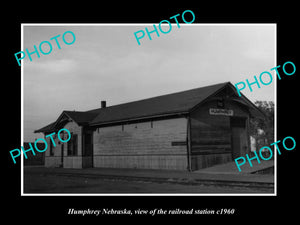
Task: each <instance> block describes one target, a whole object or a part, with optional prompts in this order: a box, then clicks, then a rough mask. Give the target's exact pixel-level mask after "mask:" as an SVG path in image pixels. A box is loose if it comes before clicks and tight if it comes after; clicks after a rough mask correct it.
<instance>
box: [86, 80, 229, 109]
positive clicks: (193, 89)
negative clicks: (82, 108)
mask: <svg viewBox="0 0 300 225" xmlns="http://www.w3.org/2000/svg"><path fill="white" fill-rule="evenodd" d="M228 83H230V82H229V81H227V82H222V83H217V84H212V85H208V86H202V87H197V88H192V89H189V90H185V91H178V92H173V93H169V94H163V95H158V96H154V97H150V98H144V99H140V100H135V101H130V102H124V103H120V104H116V105H111V106H106V107H105V108H96V109H92V110H88V111H86V112H90V111H95V110H101V109H107V108H111V107H114V106H121V105H125V104H131V103H137V102H142V101H146V100H151V99H155V98H160V97H165V96H168V95H175V94H180V93H185V92H189V91H195V90H198V89H201V88H209V87H212V86H218V85H221V84H224V85H225V84H228Z"/></svg>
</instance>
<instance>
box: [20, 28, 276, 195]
mask: <svg viewBox="0 0 300 225" xmlns="http://www.w3.org/2000/svg"><path fill="white" fill-rule="evenodd" d="M154 24H156V23H154ZM173 24H174V25H176V23H172V25H173ZM152 25H153V24H151V23H130V24H122V23H121V24H120V23H103V24H99V23H95V24H93V23H92V24H91V23H21V51H23V50H24V45H23V42H24V39H23V34H24V26H152ZM162 25H163V26H164V25H166V24H162ZM166 26H167V25H166ZM180 26H275V48H274V49H275V54H276V55H275V62H274V67H275V66H276V65H277V23H262V24H257V23H240V24H239V23H226V24H222V23H221V24H220V23H203V24H199V23H192V24H180ZM23 68H24V67H23V63H22V62H21V146H23V143H24V123H23V122H24V120H23V113H24V111H23V110H24V109H23V106H24V99H23V97H24V94H23V92H24V88H23V85H24V77H23V72H24V69H23ZM274 80H275V83H274V85H275V86H274V94H275V96H274V97H275V98H274V108H275V114H274V139H275V141H277V79H274ZM274 152H275V156H274V165H275V166H274V193H245V194H240V193H239V194H235V193H211V194H207V193H205V194H201V193H195V194H192V193H180V194H176V193H172V194H167V193H143V194H129V193H128V194H127V193H122V194H117V193H116V194H112V193H108V194H97V193H93V194H83V193H78V194H67V193H64V194H58V193H51V194H33V193H30V194H27V193H24V178H23V175H24V170H23V167H24V159H23V152H22V151H21V196H277V152H276V151H274Z"/></svg>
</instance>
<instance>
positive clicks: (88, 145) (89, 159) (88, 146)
mask: <svg viewBox="0 0 300 225" xmlns="http://www.w3.org/2000/svg"><path fill="white" fill-rule="evenodd" d="M82 150H83V152H82V167H83V168H88V167H93V133H91V132H89V131H87V132H85V133H84V134H83V149H82Z"/></svg>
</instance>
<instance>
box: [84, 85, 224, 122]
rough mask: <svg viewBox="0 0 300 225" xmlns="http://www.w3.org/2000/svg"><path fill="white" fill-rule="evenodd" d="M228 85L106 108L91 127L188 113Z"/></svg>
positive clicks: (100, 111) (197, 89) (207, 87)
mask: <svg viewBox="0 0 300 225" xmlns="http://www.w3.org/2000/svg"><path fill="white" fill-rule="evenodd" d="M227 83H228V82H226V83H220V84H215V85H210V86H206V87H202V88H195V89H192V90H188V91H182V92H177V93H173V94H167V95H162V96H158V97H153V98H148V99H144V100H140V101H134V102H129V103H125V104H120V105H115V106H110V107H106V108H105V109H104V110H103V109H101V110H99V112H98V115H97V116H96V117H95V118H94V119H93V120H92V121H91V122H90V125H91V126H93V125H99V124H106V123H112V122H119V121H126V120H133V119H142V118H149V117H158V116H164V115H171V114H179V113H181V114H183V113H188V112H189V110H190V109H192V108H193V107H194V106H195V105H197V104H199V103H200V102H202V101H203V100H204V99H206V98H207V97H209V96H210V95H212V94H213V93H215V92H216V91H218V90H219V89H221V88H222V87H224V86H226V84H227Z"/></svg>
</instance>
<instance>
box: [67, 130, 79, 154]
mask: <svg viewBox="0 0 300 225" xmlns="http://www.w3.org/2000/svg"><path fill="white" fill-rule="evenodd" d="M71 137H72V138H71V140H70V141H69V142H68V156H75V155H77V152H78V151H77V145H78V144H77V142H78V141H77V139H78V138H77V134H73V133H71Z"/></svg>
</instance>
